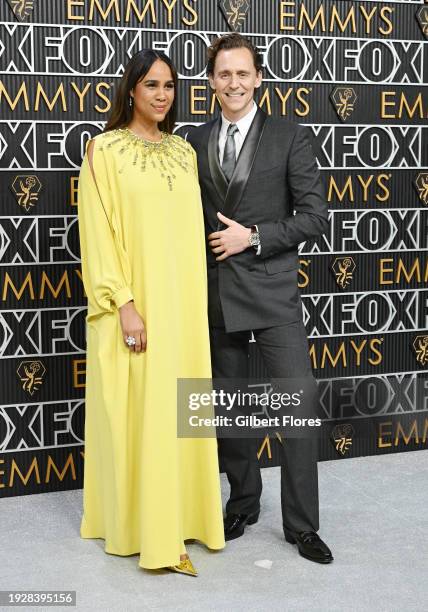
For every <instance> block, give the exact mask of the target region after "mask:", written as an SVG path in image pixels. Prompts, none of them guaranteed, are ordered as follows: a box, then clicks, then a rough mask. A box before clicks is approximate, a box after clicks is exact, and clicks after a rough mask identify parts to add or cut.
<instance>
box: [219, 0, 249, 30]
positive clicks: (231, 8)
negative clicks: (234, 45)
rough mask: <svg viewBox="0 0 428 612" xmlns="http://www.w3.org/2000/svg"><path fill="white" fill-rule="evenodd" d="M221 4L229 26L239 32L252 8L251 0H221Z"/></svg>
mask: <svg viewBox="0 0 428 612" xmlns="http://www.w3.org/2000/svg"><path fill="white" fill-rule="evenodd" d="M219 5H220V8H221V11H222V13H223V15H224V16H225V17H226V20H227V23H228V24H229V27H230V28H231V29H232V30H235V32H238V30H240V29H241V27H242V25H243V24H244V21H245V19H246V17H247V13H248V11H249V10H250V0H219Z"/></svg>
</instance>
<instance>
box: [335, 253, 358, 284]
mask: <svg viewBox="0 0 428 612" xmlns="http://www.w3.org/2000/svg"><path fill="white" fill-rule="evenodd" d="M331 268H332V270H333V272H334V274H335V276H336V283H337V284H338V285H339V287H340V288H341V289H345V287H347V286H348V285H349V284H350V282H351V280H352V275H353V273H354V270H355V268H356V264H355V261H354V260H353V259H352V257H349V255H348V256H346V257H336V259H335V260H334V262H333V265H332V266H331Z"/></svg>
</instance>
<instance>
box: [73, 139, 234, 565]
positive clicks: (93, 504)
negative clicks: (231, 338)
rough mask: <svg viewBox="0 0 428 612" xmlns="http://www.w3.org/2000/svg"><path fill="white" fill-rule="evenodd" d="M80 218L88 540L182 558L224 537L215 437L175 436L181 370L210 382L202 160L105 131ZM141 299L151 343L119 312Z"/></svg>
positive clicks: (84, 177)
mask: <svg viewBox="0 0 428 612" xmlns="http://www.w3.org/2000/svg"><path fill="white" fill-rule="evenodd" d="M93 169H94V174H95V178H96V182H95V181H94V177H93V175H92V173H91V169H90V166H89V162H88V158H87V155H85V157H84V160H83V164H82V168H81V173H80V179H79V200H78V215H79V228H80V244H81V255H82V273H83V282H84V287H85V291H86V293H87V296H88V316H87V379H86V422H85V472H84V494H83V504H84V507H83V518H82V524H81V536H82V537H83V538H104V539H105V550H106V552H108V553H113V554H117V555H131V554H136V553H140V559H139V565H140V566H141V567H144V568H159V567H165V566H170V565H175V564H177V563H179V559H180V554H182V553H184V552H185V548H184V544H183V542H184V540H186V539H193V538H194V539H197V540H199V541H201V542H203V543H204V544H206V545H207V546H208V547H209V548H211V549H220V548H223V547H224V534H223V521H222V510H221V497H220V484H219V472H218V459H217V450H216V449H217V447H216V440H215V439H213V438H208V439H183V438H177V409H176V405H177V378H210V377H211V364H210V349H209V333H208V323H207V281H206V262H205V238H204V228H203V217H202V209H201V202H200V191H199V184H198V177H197V165H196V156H195V153H194V151H193V149H192V148H191V146H190V145H189V144H188V143H187V142H185V141H184V140H183V139H182V138H180V137H178V136H173V135H169V134H163V135H162V141H161V142H160V143H150V142H147V141H145V140H143V139H141V138H139V137H138V136H136V135H134V134H133V133H132V132H131V131H130V130H129V129H127V128H123V129H116V130H113V131H110V132H105V133H102V134H100V135H98V136H96V137H95V139H94V149H93ZM130 299H133V300H134V303H135V307H136V309H137V311H138V312H139V313H140V314H141V316H142V317H143V320H144V322H145V326H146V330H147V351H146V353H141V354H136V353H132V352H131V351H129V349H128V348H127V347H126V346H125V344H124V342H123V338H122V332H121V327H120V321H119V313H118V308H119V307H120V306H122V305H123V304H125V303H126V302H128V301H129V300H130Z"/></svg>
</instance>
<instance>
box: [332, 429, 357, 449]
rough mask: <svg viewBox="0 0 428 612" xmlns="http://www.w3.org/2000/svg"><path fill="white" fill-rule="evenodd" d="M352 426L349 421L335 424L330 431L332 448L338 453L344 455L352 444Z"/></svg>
mask: <svg viewBox="0 0 428 612" xmlns="http://www.w3.org/2000/svg"><path fill="white" fill-rule="evenodd" d="M353 436H354V428H353V427H352V425H351V424H350V423H345V424H343V425H336V426H335V427H334V428H333V431H332V432H331V440H332V442H333V444H334V448H335V449H336V450H337V452H338V453H339V454H340V455H342V456H343V455H345V454H346V453H347V451H348V450H349V449H350V448H351V446H352V438H353Z"/></svg>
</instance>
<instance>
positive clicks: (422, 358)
mask: <svg viewBox="0 0 428 612" xmlns="http://www.w3.org/2000/svg"><path fill="white" fill-rule="evenodd" d="M413 349H414V351H415V353H416V361H417V362H419V363H420V364H421V365H422V366H426V365H427V363H428V336H416V338H415V339H414V340H413Z"/></svg>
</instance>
